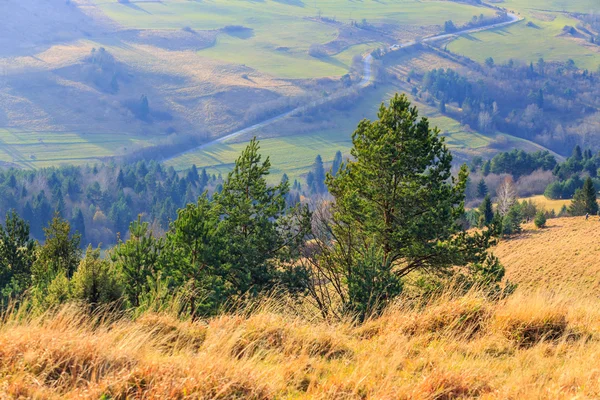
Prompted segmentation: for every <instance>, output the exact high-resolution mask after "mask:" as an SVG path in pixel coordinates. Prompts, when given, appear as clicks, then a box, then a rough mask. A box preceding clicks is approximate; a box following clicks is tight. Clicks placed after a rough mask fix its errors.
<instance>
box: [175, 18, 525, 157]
mask: <svg viewBox="0 0 600 400" xmlns="http://www.w3.org/2000/svg"><path fill="white" fill-rule="evenodd" d="M507 15H508V17H509V20H508V21H505V22H500V23H497V24H493V25H487V26H483V27H479V28H472V29H465V30H461V31H458V32H454V33H445V34H441V35H435V36H430V37H427V38H425V39H423V40H421V41H420V42H417V41H412V42H406V43H400V44H397V45H394V46H392V47H395V48H396V49H405V48H407V47H412V46H414V45H416V44H417V43H421V42H433V41H436V40H442V39H448V38H451V37H456V36H460V35H463V34H466V33H476V32H481V31H486V30H490V29H496V28H501V27H503V26H507V25H511V24H514V23H515V22H518V21H521V20H522V19H523V18H522V17H519V16H517V15H515V14H513V13H510V12H509V13H507ZM372 64H373V56H371V54H367V55H366V56H365V57H364V59H363V77H362V79H361V80H360V82H359V83H358V84H357V85H356V86H354V87H352V88H349V89H344V90H342V91H340V92H338V93H335V94H333V95H331V96H328V97H325V98H321V99H319V100H315V101H313V102H311V103H309V104H306V105H303V106H300V107H297V108H294V109H293V110H290V111H287V112H285V113H283V114H280V115H277V116H275V117H273V118H270V119H267V120H265V121H262V122H259V123H257V124H254V125H251V126H249V127H246V128H244V129H241V130H239V131H235V132H233V133H230V134H228V135H225V136H222V137H220V138H218V139H215V140H212V141H210V142H207V143H204V144H201V145H199V146H196V147H193V148H191V149H188V150H186V151H183V152H180V153H178V154H175V155H172V156H170V157H167V158H164V159H163V161H169V160H172V159H174V158H176V157H179V156H182V155H184V154H188V153H192V152H195V151H199V150H203V149H205V148H207V147H209V146H212V145H214V144H217V143H223V142H225V141H227V140H229V139H233V138H236V137H238V136H242V135H244V134H246V133H249V132H252V131H255V130H257V129H260V128H263V127H265V126H267V125H271V124H272V123H274V122H277V121H281V120H282V119H284V118H287V117H289V116H290V115H293V114H295V113H298V112H302V111H304V110H307V109H308V108H312V107H315V106H318V105H322V104H325V103H328V102H330V101H332V100H335V99H338V98H340V97H343V96H344V95H346V94H347V93H348V92H350V91H352V90H354V89H356V88H364V87H366V86H367V85H369V83H371V78H372V75H373V74H372Z"/></svg>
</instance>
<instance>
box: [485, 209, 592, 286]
mask: <svg viewBox="0 0 600 400" xmlns="http://www.w3.org/2000/svg"><path fill="white" fill-rule="evenodd" d="M547 226H548V227H547V228H545V229H536V228H535V227H534V226H533V224H528V225H525V229H524V232H523V233H522V234H521V235H518V236H517V237H515V238H512V239H508V240H503V241H502V242H501V243H500V244H499V245H498V247H497V248H496V249H494V254H496V255H497V256H498V257H499V258H500V260H501V261H502V264H503V265H504V266H505V267H506V275H507V277H508V279H509V280H511V281H513V282H516V283H518V284H519V285H520V287H521V288H522V289H524V288H528V289H530V288H543V289H552V290H557V289H556V286H557V285H558V286H559V287H560V288H561V290H566V291H572V292H576V293H578V292H581V291H586V292H588V293H597V291H598V289H600V221H599V220H598V217H596V216H594V217H590V219H589V220H587V221H586V220H585V218H584V217H574V218H557V219H549V220H548V222H547Z"/></svg>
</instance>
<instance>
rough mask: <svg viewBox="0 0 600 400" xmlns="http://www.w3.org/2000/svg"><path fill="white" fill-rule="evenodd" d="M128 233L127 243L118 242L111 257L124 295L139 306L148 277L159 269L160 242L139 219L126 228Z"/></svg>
mask: <svg viewBox="0 0 600 400" xmlns="http://www.w3.org/2000/svg"><path fill="white" fill-rule="evenodd" d="M129 234H130V238H129V239H128V240H127V241H125V242H123V241H120V242H119V243H118V244H117V246H116V247H115V248H114V251H113V254H112V258H113V261H114V262H115V265H116V267H117V270H118V271H119V272H120V273H121V274H122V276H123V281H124V283H125V293H126V294H127V296H128V299H129V301H130V303H131V305H132V306H134V307H135V306H139V305H140V300H141V297H142V295H143V294H144V292H145V291H146V290H147V288H148V281H149V278H151V277H153V276H155V274H156V272H157V271H158V269H159V266H160V257H161V255H162V250H163V248H164V241H163V239H160V238H156V237H154V234H153V233H152V231H151V230H150V229H149V227H148V223H147V222H142V219H141V216H138V218H137V220H136V221H133V222H132V223H131V224H130V225H129Z"/></svg>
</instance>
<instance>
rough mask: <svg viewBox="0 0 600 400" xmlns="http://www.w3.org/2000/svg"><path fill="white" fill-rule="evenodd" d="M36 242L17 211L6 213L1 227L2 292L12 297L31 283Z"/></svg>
mask: <svg viewBox="0 0 600 400" xmlns="http://www.w3.org/2000/svg"><path fill="white" fill-rule="evenodd" d="M35 249H36V242H35V241H34V240H32V239H31V238H30V237H29V224H28V223H27V222H26V221H24V220H23V219H21V218H19V216H18V215H17V213H16V211H15V210H11V211H10V212H8V213H6V219H5V222H4V226H2V225H0V291H1V294H2V295H3V296H2V297H12V296H14V295H18V294H20V293H22V292H23V291H24V290H26V289H27V288H28V287H29V285H30V283H31V266H32V264H33V262H34V260H35Z"/></svg>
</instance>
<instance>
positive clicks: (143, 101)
mask: <svg viewBox="0 0 600 400" xmlns="http://www.w3.org/2000/svg"><path fill="white" fill-rule="evenodd" d="M139 115H140V119H147V118H148V116H149V115H150V104H149V103H148V97H146V95H145V94H143V95H142V97H140V105H139Z"/></svg>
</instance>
